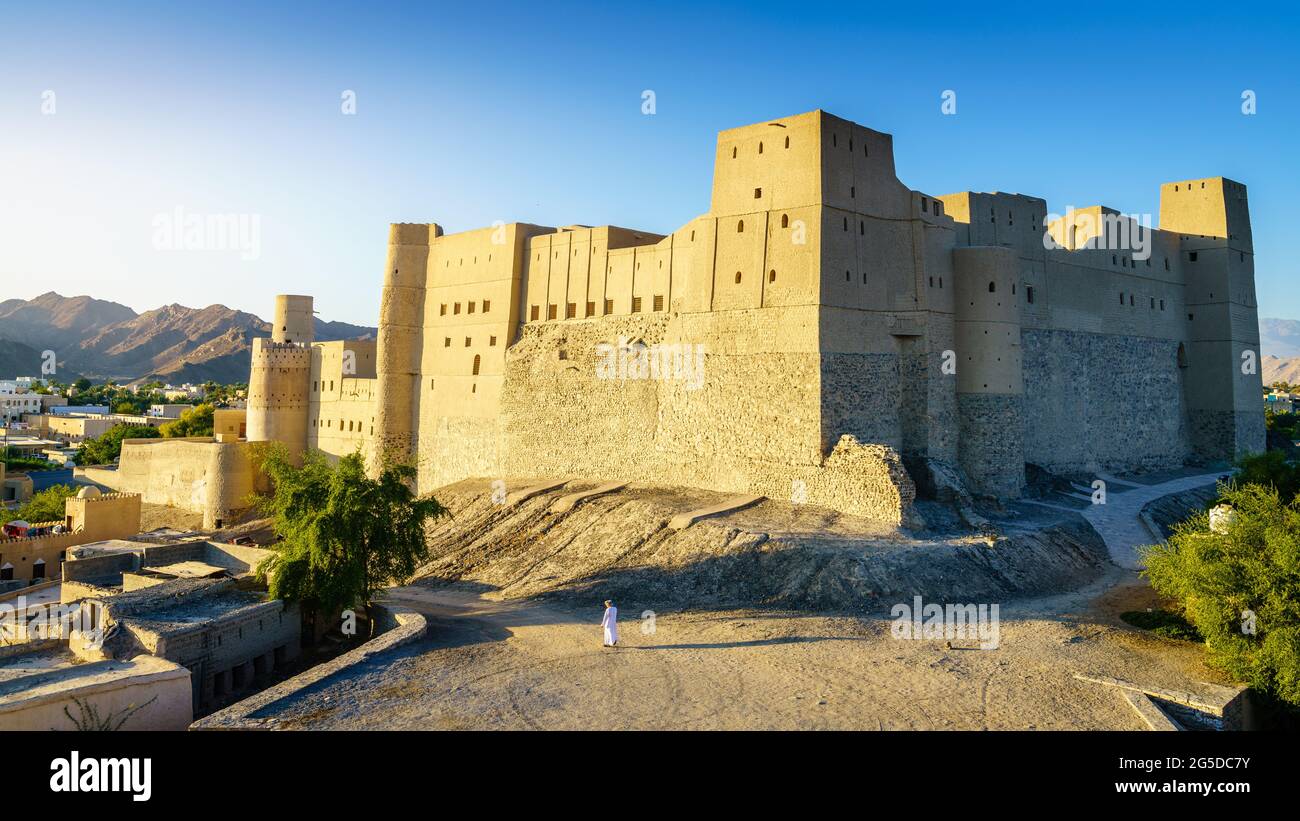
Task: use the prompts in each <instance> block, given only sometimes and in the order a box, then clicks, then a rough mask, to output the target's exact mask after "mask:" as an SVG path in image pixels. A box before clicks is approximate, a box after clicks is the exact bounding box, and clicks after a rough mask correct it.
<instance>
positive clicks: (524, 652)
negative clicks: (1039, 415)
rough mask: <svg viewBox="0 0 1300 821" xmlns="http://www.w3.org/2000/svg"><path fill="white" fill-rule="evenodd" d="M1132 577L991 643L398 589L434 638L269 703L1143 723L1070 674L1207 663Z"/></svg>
mask: <svg viewBox="0 0 1300 821" xmlns="http://www.w3.org/2000/svg"><path fill="white" fill-rule="evenodd" d="M1128 575H1129V574H1127V573H1124V572H1123V571H1120V570H1118V569H1117V570H1116V571H1114V572H1113V573H1112V574H1110V575H1109V576H1108V578H1107V580H1105V581H1104V582H1101V583H1098V584H1097V585H1094V586H1093V589H1092V590H1090V591H1081V592H1080V593H1078V594H1073V595H1071V596H1058V597H1054V598H1052V599H1044V600H1040V601H1037V602H1025V603H1022V604H1019V605H1011V606H1008V607H1007V608H1006V609H1005V610H1003V612H1002V623H1001V643H1000V646H999V648H998V649H996V650H980V649H977V648H976V645H975V642H960V641H958V642H953V647H952V648H951V649H950V648H948V647H946V646H945V642H944V641H942V640H903V639H896V638H893V637H892V636H891V635H890V631H889V627H890V621H889V620H888V619H887V618H878V619H858V618H836V617H825V616H804V615H798V614H791V613H780V612H778V613H773V612H751V611H727V612H712V613H709V612H690V613H679V614H671V615H660V616H658V617H657V618H656V619H655V625H654V628H655V629H654V632H653V634H650V633H643V632H642V630H641V629H640V627H641V623H640V620H639V619H637V618H632V619H628V618H624V619H623V633H622V639H623V645H624V646H621V647H619V648H617V649H604V648H602V647H601V646H600V630H599V628H598V626H597V622H598V620H599V616H600V609H599V607H594V608H593V609H592V610H591V612H590V613H582V614H578V613H573V612H568V611H565V610H562V609H559V608H556V607H554V606H550V605H547V604H543V603H539V602H536V601H525V602H517V601H516V602H502V601H493V600H490V599H485V598H483V597H482V596H481V595H479V594H477V593H474V592H471V591H467V590H463V589H458V588H444V589H427V588H422V587H408V588H399V589H397V590H394V591H393V593H394V598H395V599H396V600H399V601H401V602H402V603H404V604H407V605H408V606H412V607H415V608H417V609H419V610H421V611H423V612H424V613H426V614H427V615H428V616H429V617H430V620H431V629H430V634H431V637H430V638H429V639H428V640H426V641H424V642H421V643H419V644H417V645H413V646H411V647H408V648H406V649H404V650H401V651H397V652H395V653H393V654H390V655H388V656H384V657H381V658H379V659H377V660H375V661H372V662H370V663H368V664H365V665H363V666H361V667H359V668H355V669H353V670H352V671H349V672H348V673H347V674H344V675H341V676H337V677H335V678H333V679H330V680H328V681H326V682H324V683H323V685H321V686H318V687H316V688H313V689H312V690H309V691H307V692H306V693H304V694H301V695H299V696H297V697H295V698H294V699H292V700H290V701H288V702H282V703H280V704H278V705H276V706H275V709H274V710H273V711H270V712H268V713H264V715H274V716H276V717H277V718H278V719H279V720H280V721H281V722H282V724H281V726H283V727H285V728H313V729H327V728H328V729H336V728H337V729H452V728H463V729H524V728H533V729H678V728H681V729H693V728H698V729H757V728H775V729H811V728H828V729H829V728H843V729H1034V728H1038V729H1141V728H1142V725H1141V724H1140V723H1139V722H1138V720H1137V719H1136V716H1135V715H1134V714H1133V713H1132V711H1131V709H1130V708H1129V707H1128V705H1127V704H1125V703H1124V702H1123V701H1122V700H1121V699H1120V698H1119V697H1118V695H1117V694H1116V693H1115V692H1113V691H1110V690H1108V689H1106V688H1101V687H1097V686H1094V685H1090V684H1086V683H1083V682H1079V681H1077V680H1075V679H1074V678H1073V674H1074V673H1076V672H1080V673H1104V674H1106V675H1111V676H1115V677H1118V678H1126V679H1130V680H1134V681H1141V682H1143V683H1147V684H1151V685H1154V686H1160V687H1166V688H1169V689H1184V690H1195V689H1197V682H1198V681H1205V680H1211V679H1210V675H1211V674H1210V673H1209V672H1208V671H1206V670H1205V669H1204V668H1203V667H1202V665H1201V663H1200V651H1199V649H1198V648H1196V647H1195V646H1193V645H1189V644H1181V643H1174V642H1168V641H1163V640H1159V639H1154V638H1151V637H1149V636H1147V635H1145V634H1142V633H1139V632H1137V631H1134V630H1132V629H1130V628H1127V627H1124V626H1123V625H1122V624H1119V623H1118V621H1117V620H1115V619H1114V618H1113V615H1114V612H1117V611H1118V610H1120V609H1128V608H1130V607H1132V606H1136V604H1140V603H1141V600H1142V598H1143V595H1144V588H1140V587H1137V586H1134V585H1131V584H1129V583H1128V579H1127V577H1128ZM1116 582H1119V583H1120V584H1119V586H1118V587H1115V586H1113V585H1114V584H1115V583H1116ZM1085 602H1086V603H1087V605H1088V606H1089V607H1090V612H1089V613H1087V614H1085V615H1083V616H1081V617H1075V616H1071V615H1069V614H1070V612H1071V611H1073V610H1074V608H1075V606H1076V605H1079V604H1084V603H1085Z"/></svg>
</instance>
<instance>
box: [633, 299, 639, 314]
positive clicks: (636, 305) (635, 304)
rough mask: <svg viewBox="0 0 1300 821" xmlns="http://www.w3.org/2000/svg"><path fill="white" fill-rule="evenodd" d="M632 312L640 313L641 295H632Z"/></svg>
mask: <svg viewBox="0 0 1300 821" xmlns="http://www.w3.org/2000/svg"><path fill="white" fill-rule="evenodd" d="M632 313H634V314H639V313H641V297H639V296H634V297H632Z"/></svg>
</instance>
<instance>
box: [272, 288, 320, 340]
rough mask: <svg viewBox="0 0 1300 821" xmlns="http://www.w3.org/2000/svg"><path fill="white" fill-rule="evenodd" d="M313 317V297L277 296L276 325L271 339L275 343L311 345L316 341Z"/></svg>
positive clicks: (273, 326) (273, 327)
mask: <svg viewBox="0 0 1300 821" xmlns="http://www.w3.org/2000/svg"><path fill="white" fill-rule="evenodd" d="M312 316H313V311H312V298H311V297H309V296H297V295H295V294H280V295H278V296H276V298H275V320H274V322H275V324H273V325H272V326H271V339H272V340H273V341H275V342H293V343H295V344H298V345H310V344H311V343H312V342H313V341H315V339H316V333H315V327H314V322H313V320H312Z"/></svg>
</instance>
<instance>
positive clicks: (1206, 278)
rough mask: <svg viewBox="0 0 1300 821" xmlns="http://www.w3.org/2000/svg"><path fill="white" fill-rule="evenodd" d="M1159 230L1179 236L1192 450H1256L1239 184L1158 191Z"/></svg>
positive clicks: (1249, 275) (1250, 270) (1255, 323)
mask: <svg viewBox="0 0 1300 821" xmlns="http://www.w3.org/2000/svg"><path fill="white" fill-rule="evenodd" d="M1160 228H1161V229H1162V230H1164V231H1169V232H1172V233H1176V234H1179V235H1180V237H1179V238H1180V240H1181V243H1180V249H1179V252H1180V255H1181V256H1182V259H1181V262H1182V264H1183V271H1184V272H1185V274H1184V275H1185V277H1186V294H1187V297H1186V298H1187V302H1186V313H1187V341H1186V344H1185V351H1184V353H1185V357H1184V358H1183V359H1182V360H1181V361H1180V366H1181V367H1183V368H1185V369H1186V376H1185V380H1186V381H1185V391H1186V396H1187V412H1188V420H1189V423H1190V427H1191V439H1192V447H1193V449H1194V450H1195V451H1196V453H1197V455H1198V456H1200V457H1202V458H1205V459H1212V460H1213V459H1231V458H1232V456H1233V454H1235V453H1241V452H1246V451H1261V450H1263V449H1264V417H1263V415H1262V414H1261V413H1260V412H1259V404H1260V395H1261V392H1262V384H1261V378H1260V373H1259V317H1258V313H1257V310H1256V302H1255V249H1254V245H1253V244H1252V242H1251V234H1250V208H1249V205H1248V203H1247V200H1246V186H1244V185H1242V184H1241V183H1239V182H1233V181H1232V180H1229V179H1225V178H1224V177H1210V178H1208V179H1201V180H1184V181H1181V182H1171V183H1165V184H1164V185H1162V186H1161V187H1160Z"/></svg>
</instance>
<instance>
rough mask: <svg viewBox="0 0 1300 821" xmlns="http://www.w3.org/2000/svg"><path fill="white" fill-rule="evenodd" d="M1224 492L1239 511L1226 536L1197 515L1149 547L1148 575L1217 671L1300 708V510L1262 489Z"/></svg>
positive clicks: (1146, 551)
mask: <svg viewBox="0 0 1300 821" xmlns="http://www.w3.org/2000/svg"><path fill="white" fill-rule="evenodd" d="M1220 491H1221V495H1222V498H1223V500H1224V501H1225V502H1227V503H1228V504H1230V505H1231V506H1232V507H1233V509H1234V510H1235V512H1236V515H1235V517H1233V518H1232V519H1231V520H1230V521H1228V522H1227V523H1225V524H1224V526H1222V527H1221V528H1220V530H1221V532H1218V533H1216V532H1212V531H1211V530H1210V519H1209V514H1208V513H1204V512H1202V513H1197V514H1195V515H1193V516H1192V517H1191V518H1189V519H1188V520H1187V521H1185V522H1182V523H1181V524H1179V525H1176V526H1175V528H1174V533H1173V536H1171V537H1170V539H1169V541H1168V542H1167V543H1165V544H1161V545H1155V546H1149V547H1145V548H1142V554H1143V557H1144V559H1145V562H1146V570H1145V571H1143V573H1144V575H1146V576H1147V577H1148V578H1150V580H1151V586H1152V587H1153V588H1155V590H1156V592H1158V593H1160V594H1161V595H1162V596H1165V597H1167V598H1170V599H1174V600H1176V601H1178V602H1180V603H1181V605H1182V607H1183V614H1184V616H1185V617H1186V618H1187V620H1188V621H1189V622H1191V623H1192V625H1194V626H1195V627H1196V629H1197V631H1198V632H1199V633H1200V634H1201V635H1202V636H1203V637H1204V638H1205V645H1206V649H1207V651H1208V654H1209V657H1208V661H1209V662H1210V664H1212V665H1213V666H1215V667H1218V668H1219V669H1222V670H1224V671H1225V672H1227V673H1229V674H1231V675H1233V676H1234V677H1236V678H1237V679H1239V680H1241V681H1244V682H1246V683H1248V684H1249V685H1250V686H1251V687H1253V688H1255V689H1257V690H1259V691H1261V692H1263V693H1266V694H1268V695H1270V696H1273V697H1275V698H1277V699H1280V700H1281V701H1283V702H1285V703H1287V704H1290V705H1295V706H1300V504H1297V501H1296V499H1295V496H1294V494H1292V495H1291V496H1289V497H1288V499H1289V501H1286V502H1283V501H1282V500H1281V498H1279V495H1278V491H1277V490H1276V489H1275V488H1273V487H1268V486H1264V485H1260V484H1245V485H1241V484H1238V485H1235V486H1231V485H1221V486H1220ZM1252 614H1253V617H1254V618H1253V621H1254V625H1253V626H1254V630H1255V632H1254V634H1253V635H1252V634H1250V633H1249V632H1248V631H1247V621H1248V619H1249V617H1250V616H1251V615H1252Z"/></svg>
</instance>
